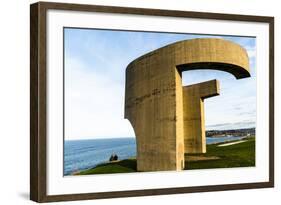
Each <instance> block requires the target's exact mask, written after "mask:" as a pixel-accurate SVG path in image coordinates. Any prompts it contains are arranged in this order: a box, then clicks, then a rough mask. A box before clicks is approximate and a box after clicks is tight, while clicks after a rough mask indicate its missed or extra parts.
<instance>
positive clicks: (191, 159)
mask: <svg viewBox="0 0 281 205" xmlns="http://www.w3.org/2000/svg"><path fill="white" fill-rule="evenodd" d="M217 159H220V158H219V157H216V156H211V157H206V156H185V160H186V161H189V162H195V161H206V160H217Z"/></svg>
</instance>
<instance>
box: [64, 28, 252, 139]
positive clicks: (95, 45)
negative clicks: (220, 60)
mask: <svg viewBox="0 0 281 205" xmlns="http://www.w3.org/2000/svg"><path fill="white" fill-rule="evenodd" d="M64 35H65V39H64V41H65V137H66V139H93V138H113V137H133V136H134V131H133V129H132V127H131V125H130V123H129V121H128V120H126V119H124V95H125V93H124V92H125V69H126V67H127V65H128V64H129V63H130V62H131V61H133V60H134V59H136V58H137V57H139V56H141V55H143V54H145V53H147V52H149V51H152V50H155V49H157V48H159V47H162V46H165V45H167V44H170V43H174V42H177V41H181V40H187V39H193V38H202V37H204V38H209V37H212V38H213V37H216V38H224V39H226V40H230V41H233V42H235V43H238V44H240V45H241V46H243V47H244V48H245V49H246V50H247V52H248V56H249V59H250V72H251V77H250V78H246V79H241V80H236V79H235V77H234V76H232V75H231V74H229V73H226V72H222V71H214V70H194V71H186V72H183V77H182V80H183V85H189V84H193V83H199V82H203V81H206V80H212V79H218V80H219V81H220V91H221V92H220V95H219V96H216V97H212V98H208V99H206V100H205V119H206V122H205V123H206V129H207V130H210V129H220V130H222V129H236V128H248V127H255V122H256V40H255V38H252V37H231V36H208V35H193V34H173V33H155V32H154V33H153V32H129V31H110V30H95V29H70V28H66V29H65V30H64Z"/></svg>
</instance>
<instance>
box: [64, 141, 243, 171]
mask: <svg viewBox="0 0 281 205" xmlns="http://www.w3.org/2000/svg"><path fill="white" fill-rule="evenodd" d="M241 138H243V137H237V136H226V137H207V144H214V143H219V142H225V141H232V140H238V139H241ZM112 154H117V156H118V159H119V160H122V159H128V158H132V157H135V156H136V140H135V138H111V139H107V138H106V139H105V138H103V139H89V140H66V141H65V142H64V175H70V174H72V173H74V172H77V171H81V170H85V169H89V168H93V167H95V166H97V165H99V164H102V163H105V162H108V160H109V158H110V156H111V155H112Z"/></svg>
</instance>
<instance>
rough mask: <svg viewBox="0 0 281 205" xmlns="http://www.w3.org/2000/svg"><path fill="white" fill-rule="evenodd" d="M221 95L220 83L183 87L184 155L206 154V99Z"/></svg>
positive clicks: (212, 81) (211, 82) (210, 82)
mask: <svg viewBox="0 0 281 205" xmlns="http://www.w3.org/2000/svg"><path fill="white" fill-rule="evenodd" d="M217 95H219V81H217V80H211V81H206V82H203V83H198V84H193V85H188V86H184V87H183V124H184V153H185V154H187V153H205V152H206V134H205V113H204V99H206V98H209V97H213V96H217Z"/></svg>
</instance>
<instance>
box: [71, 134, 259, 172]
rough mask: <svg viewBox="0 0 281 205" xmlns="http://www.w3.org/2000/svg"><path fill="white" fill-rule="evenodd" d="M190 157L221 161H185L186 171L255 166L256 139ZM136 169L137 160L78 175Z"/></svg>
mask: <svg viewBox="0 0 281 205" xmlns="http://www.w3.org/2000/svg"><path fill="white" fill-rule="evenodd" d="M221 144H223V143H221ZM188 155H189V156H200V157H203V158H204V157H212V156H215V157H218V158H219V159H212V160H200V161H185V170H191V169H210V168H230V167H250V166H255V138H254V137H253V138H249V139H248V140H247V142H243V143H240V144H234V145H230V146H225V147H218V144H215V145H207V153H206V154H188ZM136 168H137V162H136V159H126V160H121V161H117V162H108V163H105V164H100V165H98V166H96V167H95V168H92V169H88V170H83V171H80V172H79V173H76V175H89V174H113V173H129V172H136Z"/></svg>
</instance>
